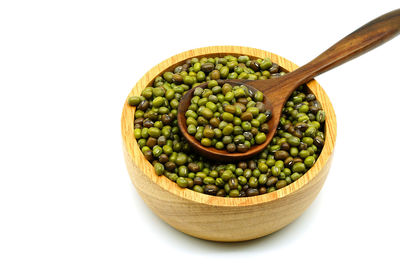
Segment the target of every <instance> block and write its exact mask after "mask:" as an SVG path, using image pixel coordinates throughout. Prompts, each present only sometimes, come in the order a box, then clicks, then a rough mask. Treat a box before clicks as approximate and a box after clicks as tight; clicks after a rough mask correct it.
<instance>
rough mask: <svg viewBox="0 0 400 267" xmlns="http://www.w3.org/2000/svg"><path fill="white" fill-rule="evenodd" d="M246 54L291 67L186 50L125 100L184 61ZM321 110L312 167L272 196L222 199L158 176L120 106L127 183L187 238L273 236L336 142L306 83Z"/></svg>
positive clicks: (318, 176) (227, 49) (307, 197)
mask: <svg viewBox="0 0 400 267" xmlns="http://www.w3.org/2000/svg"><path fill="white" fill-rule="evenodd" d="M228 54H231V55H248V56H249V57H251V58H265V57H270V58H271V59H272V61H273V62H275V63H277V64H279V65H280V66H281V67H283V68H284V69H286V70H287V71H293V70H294V69H296V68H297V65H295V64H294V63H292V62H290V61H289V60H287V59H285V58H283V57H280V56H278V55H275V54H273V53H270V52H266V51H263V50H259V49H255V48H248V47H240V46H212V47H204V48H198V49H193V50H189V51H186V52H183V53H181V54H178V55H175V56H173V57H171V58H169V59H167V60H164V61H163V62H161V63H160V64H158V65H157V66H155V67H153V68H152V69H151V70H150V71H148V72H147V73H146V74H145V75H144V76H143V77H142V78H141V79H140V80H139V81H138V83H137V84H136V85H135V87H134V88H133V89H132V91H131V92H130V94H129V96H128V97H130V96H133V95H140V93H141V91H142V90H143V89H144V88H145V87H147V86H149V85H151V83H152V82H153V80H154V79H155V77H157V76H158V75H160V73H163V72H164V71H166V70H171V69H173V68H174V67H176V66H177V65H179V64H180V63H182V62H183V61H185V60H186V59H189V58H193V57H198V58H201V57H203V56H224V55H228ZM307 85H308V87H309V88H310V90H311V91H312V92H313V93H314V94H315V95H316V97H317V99H318V100H319V101H320V102H321V104H322V107H323V109H324V110H325V112H326V122H325V134H326V138H325V146H324V148H323V150H322V152H321V155H320V156H319V158H318V160H317V161H316V163H315V164H314V166H313V167H312V168H311V169H310V170H309V171H308V172H307V173H306V174H305V175H303V176H302V177H301V178H300V179H298V180H297V181H295V182H293V183H291V184H290V185H288V186H286V187H284V188H282V189H279V190H277V191H275V192H272V193H268V194H264V195H259V196H255V197H244V198H224V197H215V196H210V195H206V194H200V193H197V192H195V191H192V190H190V189H182V188H180V187H179V186H178V185H177V184H176V183H174V182H172V181H170V180H169V179H168V178H166V177H165V176H158V175H156V173H155V172H154V168H153V166H152V165H151V163H150V162H148V161H147V160H146V159H145V157H144V156H143V154H142V152H141V150H140V148H139V146H138V144H137V142H136V140H135V138H134V135H133V130H134V128H133V126H134V125H133V121H134V112H135V108H133V107H130V106H129V105H128V104H127V102H125V104H124V108H123V112H122V119H121V123H122V125H121V128H122V139H123V150H124V155H125V161H126V165H127V168H128V172H129V175H130V177H131V180H132V183H133V184H134V186H135V187H136V189H137V191H138V192H139V194H140V196H141V197H142V198H143V200H144V201H145V203H146V204H147V205H148V206H149V207H150V208H151V209H152V210H153V211H154V213H156V214H157V215H158V216H159V217H160V218H161V219H162V220H164V221H165V222H167V223H168V224H169V225H171V226H172V227H174V228H176V229H178V230H179V231H182V232H184V233H186V234H188V235H191V236H195V237H198V238H202V239H207V240H213V241H224V242H235V241H244V240H250V239H255V238H258V237H262V236H265V235H268V234H270V233H273V232H275V231H277V230H279V229H281V228H283V227H285V226H286V225H288V224H289V223H291V222H292V221H293V220H294V219H296V218H297V217H299V216H300V215H301V214H302V213H303V212H304V211H305V210H306V208H307V207H308V206H309V205H310V204H311V202H312V201H313V200H314V199H315V197H316V196H317V194H318V193H319V191H320V190H321V188H322V185H323V184H324V182H325V179H326V176H327V175H328V171H329V168H330V166H331V162H332V154H333V148H334V145H335V140H336V117H335V113H334V110H333V107H332V104H331V102H330V101H329V98H328V96H327V95H326V93H325V92H324V90H323V89H322V88H321V86H320V85H319V84H318V83H317V82H316V81H315V80H312V81H310V82H309V83H308V84H307Z"/></svg>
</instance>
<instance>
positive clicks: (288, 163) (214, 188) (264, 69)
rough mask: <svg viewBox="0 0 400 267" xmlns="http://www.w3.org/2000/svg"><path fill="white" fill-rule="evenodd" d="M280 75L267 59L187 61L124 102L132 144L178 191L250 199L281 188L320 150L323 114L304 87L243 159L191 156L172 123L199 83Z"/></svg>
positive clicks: (175, 125)
mask: <svg viewBox="0 0 400 267" xmlns="http://www.w3.org/2000/svg"><path fill="white" fill-rule="evenodd" d="M281 75H284V72H282V71H281V70H280V67H279V66H278V65H277V64H275V63H272V62H271V60H270V59H268V58H267V59H250V58H249V57H248V56H239V57H235V56H229V55H228V56H225V57H222V58H221V57H219V58H201V59H198V58H192V59H189V60H187V61H186V62H184V63H183V64H182V65H180V66H178V67H176V68H175V69H174V70H173V71H172V72H165V73H163V74H162V76H159V77H157V78H156V79H155V80H154V82H153V85H152V87H147V88H145V89H144V90H143V92H142V93H141V96H132V97H129V98H128V104H129V105H131V106H136V111H135V121H134V128H135V129H134V135H135V138H136V140H137V143H138V145H139V147H140V148H141V150H142V152H143V154H144V156H145V157H146V159H147V160H149V161H150V162H151V163H152V164H153V166H154V169H155V172H156V173H157V174H158V175H165V176H166V177H167V178H169V179H170V180H172V181H174V182H176V183H177V184H178V185H179V186H180V187H182V188H189V189H192V190H194V191H196V192H199V193H205V194H210V195H216V196H221V197H225V196H227V197H250V196H256V195H260V194H265V193H268V192H273V191H275V190H277V189H280V188H283V187H285V186H286V185H288V184H290V183H292V182H294V181H296V180H297V179H299V178H300V177H301V176H302V175H303V174H304V173H305V172H306V171H307V170H308V169H309V168H311V167H312V166H313V165H314V163H315V161H316V160H317V158H318V156H319V154H320V152H321V150H322V148H323V146H324V138H325V135H324V121H325V112H324V111H323V110H322V107H321V104H320V102H319V101H318V100H317V99H316V98H315V96H314V95H313V94H311V93H309V91H308V89H307V88H306V87H305V86H300V87H299V88H298V89H297V90H296V91H294V92H293V94H292V95H291V97H290V98H289V99H288V101H287V102H286V104H285V107H284V109H283V112H282V116H281V118H280V124H279V127H278V130H277V132H276V134H275V136H274V138H273V139H272V141H271V143H270V144H269V145H268V146H267V148H266V149H265V150H264V151H262V152H261V153H259V154H258V155H256V156H254V157H253V158H252V159H250V160H247V161H242V162H236V163H230V164H222V163H217V162H210V161H208V160H207V159H206V158H203V157H200V156H198V155H195V154H193V153H192V152H191V149H190V147H189V144H188V143H187V142H186V140H185V138H184V137H183V136H182V134H181V133H180V131H179V128H178V124H177V108H178V105H179V100H180V99H181V97H182V96H183V94H184V93H185V92H186V91H187V90H189V89H190V88H195V87H197V86H198V85H199V84H200V83H203V82H211V83H215V82H214V81H213V80H217V79H250V80H255V79H271V78H275V77H279V76H281ZM197 127H201V126H197ZM196 132H197V129H196Z"/></svg>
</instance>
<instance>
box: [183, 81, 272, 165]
mask: <svg viewBox="0 0 400 267" xmlns="http://www.w3.org/2000/svg"><path fill="white" fill-rule="evenodd" d="M269 81H273V80H272V79H271V80H269ZM217 82H218V85H220V86H222V85H223V84H225V83H229V84H230V85H232V86H236V85H245V86H246V87H247V88H248V89H249V90H250V91H252V92H253V93H255V92H256V91H257V89H256V88H254V87H253V86H252V85H251V84H249V83H248V82H250V81H246V80H232V79H231V80H218V81H217ZM197 87H201V88H203V89H204V88H206V87H207V83H202V84H200V85H199V86H197ZM194 90H195V88H192V89H190V90H189V91H187V92H186V94H185V95H184V96H183V97H182V99H181V101H180V103H179V107H178V126H179V129H180V131H181V133H182V135H183V136H184V137H185V138H186V140H188V142H189V143H190V144H191V146H192V148H193V149H194V150H195V151H196V152H197V153H198V154H200V155H202V156H204V157H207V158H209V159H212V160H216V161H220V162H229V161H238V160H243V159H248V158H250V157H252V156H253V155H254V154H258V153H260V152H261V151H263V150H264V149H265V148H266V147H267V145H268V143H269V142H270V141H271V139H272V138H273V137H274V134H275V131H269V132H268V134H267V139H266V141H265V142H264V143H262V144H260V145H255V146H252V147H251V148H250V149H249V150H248V151H246V152H243V153H240V152H235V153H231V152H228V151H227V150H226V149H216V148H214V147H205V146H203V145H202V144H201V143H200V142H199V141H198V140H197V139H196V138H195V137H194V136H192V135H190V134H189V133H188V131H187V124H186V117H185V112H186V111H187V109H188V107H189V105H190V104H191V102H190V101H191V99H192V97H193V93H194ZM263 103H264V104H265V107H266V109H269V110H271V111H272V114H275V115H272V117H271V119H270V120H269V121H268V127H269V129H276V128H277V127H276V126H277V124H278V123H279V117H280V115H279V114H278V113H279V111H278V110H274V109H273V105H272V103H271V102H270V101H269V100H268V98H266V97H264V99H263Z"/></svg>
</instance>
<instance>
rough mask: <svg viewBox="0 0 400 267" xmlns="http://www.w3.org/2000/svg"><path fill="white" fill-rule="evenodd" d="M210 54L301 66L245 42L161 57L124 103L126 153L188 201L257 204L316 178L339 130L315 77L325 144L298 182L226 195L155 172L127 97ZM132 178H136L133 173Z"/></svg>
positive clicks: (291, 67)
mask: <svg viewBox="0 0 400 267" xmlns="http://www.w3.org/2000/svg"><path fill="white" fill-rule="evenodd" d="M210 55H212V56H217V55H247V56H249V57H251V58H265V57H269V58H271V60H272V62H275V63H277V64H278V65H280V66H282V67H283V68H284V69H286V70H288V71H293V70H295V69H297V68H298V66H297V65H296V64H294V63H293V62H291V61H289V60H287V59H286V58H284V57H281V56H278V55H277V54H274V53H271V52H268V51H264V50H261V49H257V48H251V47H243V46H208V47H201V48H195V49H191V50H187V51H184V52H182V53H179V54H176V55H174V56H172V57H170V58H168V59H166V60H164V61H162V62H161V63H159V64H158V65H156V66H154V67H153V68H151V69H150V70H149V71H148V72H147V73H146V74H145V75H143V77H141V78H140V80H139V81H138V82H137V83H136V85H135V86H134V87H133V88H132V90H131V91H130V93H129V95H128V96H127V98H126V100H125V103H124V106H123V111H122V117H121V133H122V140H123V146H124V148H125V149H126V151H127V155H128V156H129V157H130V159H131V160H132V161H133V163H134V164H135V165H136V166H140V165H143V164H144V166H142V168H140V170H141V171H142V172H143V173H144V175H145V176H146V177H147V178H148V179H149V180H151V181H152V182H154V183H156V184H157V185H158V186H160V187H161V188H162V189H164V190H166V191H169V192H170V193H171V194H174V195H175V196H177V197H180V198H184V199H186V200H188V201H191V202H196V203H200V204H206V205H210V206H249V205H257V204H261V203H266V202H270V201H274V200H277V199H281V198H284V197H286V196H288V195H290V194H292V193H293V192H295V191H298V190H300V189H301V188H303V187H304V186H305V185H307V184H309V183H310V182H311V181H312V180H313V178H314V177H316V175H317V174H318V173H319V172H320V171H321V170H322V168H323V166H325V164H327V162H328V160H329V158H330V157H331V155H332V153H333V148H334V146H335V142H336V133H337V129H336V115H335V112H334V109H333V106H332V103H331V102H330V100H329V98H328V96H327V94H326V92H325V91H324V90H323V89H322V87H321V86H320V85H319V83H318V82H317V81H315V80H311V81H310V82H308V83H307V86H308V88H309V89H310V90H311V91H312V92H313V93H314V94H315V95H316V98H317V99H318V100H319V101H320V102H321V105H322V108H323V110H324V111H325V112H326V114H327V115H326V119H325V144H324V148H323V149H322V151H321V154H320V155H319V157H318V159H317V161H316V162H315V164H314V165H313V166H312V167H311V168H310V169H309V170H308V171H307V172H306V173H305V174H304V175H303V176H302V177H300V178H299V179H298V180H296V181H295V182H293V183H291V184H289V185H287V186H285V187H283V188H281V189H278V190H276V191H274V192H271V193H267V194H263V195H258V196H253V197H240V198H226V197H217V196H212V195H207V194H203V193H198V192H196V191H193V190H191V189H186V188H180V187H179V186H178V185H177V184H176V183H175V182H173V181H171V180H170V179H168V178H167V177H165V176H164V175H162V176H158V175H157V174H156V173H155V171H154V168H153V166H152V164H151V163H150V162H149V161H147V160H146V159H145V158H144V155H143V154H142V153H141V150H140V148H139V146H138V144H137V142H136V139H135V138H134V136H133V128H134V124H133V119H134V112H135V107H131V106H129V105H128V102H127V100H128V98H129V97H131V96H133V95H139V94H140V92H141V91H142V90H143V89H144V88H145V87H146V86H149V85H150V84H151V83H152V82H153V81H154V79H155V78H156V77H157V76H159V75H160V73H162V72H165V71H167V70H171V69H172V68H174V67H175V66H177V65H179V64H181V63H182V62H184V61H185V60H187V59H190V58H193V57H202V56H210ZM137 152H139V153H137ZM131 179H134V178H133V177H131Z"/></svg>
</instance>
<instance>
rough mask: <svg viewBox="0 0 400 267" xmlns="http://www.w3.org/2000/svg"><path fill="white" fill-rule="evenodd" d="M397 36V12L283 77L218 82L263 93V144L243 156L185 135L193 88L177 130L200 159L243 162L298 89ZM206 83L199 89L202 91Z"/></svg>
mask: <svg viewBox="0 0 400 267" xmlns="http://www.w3.org/2000/svg"><path fill="white" fill-rule="evenodd" d="M399 33H400V9H396V10H394V11H391V12H389V13H386V14H384V15H382V16H380V17H378V18H376V19H374V20H372V21H371V22H369V23H367V24H365V25H364V26H362V27H361V28H359V29H357V30H356V31H354V32H352V33H351V34H349V35H347V36H346V37H345V38H343V39H342V40H340V41H339V42H337V43H336V44H334V45H333V46H331V47H330V48H329V49H328V50H326V51H325V52H323V53H322V54H321V55H319V56H318V57H316V58H315V59H314V60H312V61H311V62H309V63H307V64H306V65H304V66H302V67H300V68H298V69H296V70H295V71H293V72H290V73H287V74H286V75H284V76H281V77H279V78H274V79H268V80H256V81H249V80H219V81H218V82H219V83H220V84H223V83H226V82H228V83H230V84H232V85H245V86H247V87H248V88H249V89H250V90H259V91H261V92H263V93H264V96H265V97H264V103H265V104H266V105H267V108H269V109H271V110H272V118H271V119H270V120H269V122H268V126H269V132H268V134H267V140H266V141H265V142H264V143H262V144H260V145H256V146H252V147H251V148H250V149H249V150H248V151H247V152H244V153H239V152H235V153H230V152H228V151H226V150H218V149H216V148H213V147H205V146H203V145H201V144H200V142H199V141H197V140H196V139H195V138H194V136H192V135H190V134H189V133H188V132H187V125H186V117H185V112H186V110H187V109H188V106H189V105H190V100H191V99H192V97H193V92H194V88H193V89H191V90H189V91H188V92H187V93H186V94H185V95H184V96H183V97H182V99H181V102H180V103H179V107H178V126H179V128H180V130H181V132H182V134H183V136H184V137H185V138H186V140H187V141H188V142H189V144H190V145H191V146H192V148H193V149H194V150H195V151H196V152H197V153H199V154H200V155H202V156H204V157H206V158H208V159H210V160H216V161H225V162H226V161H235V160H243V159H247V158H250V157H252V156H253V155H255V154H257V153H260V152H261V151H262V150H264V149H265V148H266V146H267V145H268V144H269V143H270V141H271V140H272V138H273V137H274V134H275V132H276V130H277V128H278V125H279V119H280V116H281V113H282V108H283V106H284V104H285V102H286V101H287V99H288V98H289V96H290V95H291V94H292V92H293V91H294V90H295V89H296V88H298V87H299V86H300V85H302V84H304V83H306V82H308V81H310V80H311V79H313V78H314V77H315V76H317V75H319V74H321V73H323V72H325V71H328V70H330V69H332V68H334V67H336V66H339V65H341V64H343V63H345V62H347V61H349V60H351V59H353V58H355V57H357V56H360V55H362V54H364V53H366V52H368V51H369V50H371V49H373V48H375V47H377V46H379V45H381V44H383V43H384V42H386V41H388V40H390V39H392V38H393V37H395V36H396V35H398V34H399ZM206 85H207V83H204V84H202V85H200V87H203V88H204V87H205V86H206Z"/></svg>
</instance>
